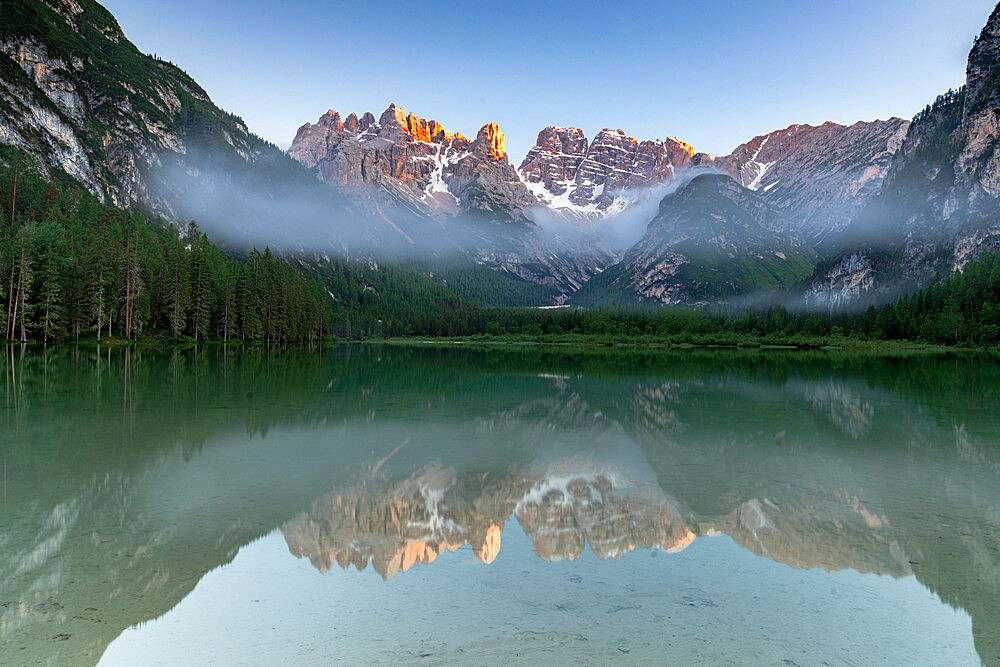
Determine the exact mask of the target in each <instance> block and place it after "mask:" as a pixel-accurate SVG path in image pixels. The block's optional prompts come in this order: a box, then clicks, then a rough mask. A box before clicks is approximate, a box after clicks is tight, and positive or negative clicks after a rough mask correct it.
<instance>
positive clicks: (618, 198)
mask: <svg viewBox="0 0 1000 667" xmlns="http://www.w3.org/2000/svg"><path fill="white" fill-rule="evenodd" d="M692 155H694V149H692V148H691V147H690V146H689V145H688V144H686V143H684V142H683V141H681V140H679V139H674V138H670V139H665V140H655V141H638V140H636V139H635V138H633V137H630V136H628V135H626V134H625V132H624V131H623V130H611V129H604V130H601V131H600V132H599V133H598V134H597V136H596V137H594V140H593V142H590V143H589V144H588V142H587V138H586V137H585V136H584V134H583V130H580V129H579V128H575V127H553V126H550V127H546V128H545V129H543V130H542V131H541V132H539V133H538V140H537V142H536V143H535V146H534V147H533V148H532V149H531V150H530V151H528V155H527V156H526V157H525V158H524V161H523V162H521V166H520V167H519V169H518V173H520V175H521V178H522V180H523V181H524V182H525V184H526V185H527V186H528V188H529V189H530V190H531V192H532V194H533V195H534V196H535V197H536V199H537V201H538V203H539V204H541V205H543V206H545V207H547V208H549V209H552V210H555V211H559V212H562V213H564V214H565V215H567V216H568V217H570V218H574V217H577V218H597V217H604V216H609V215H614V214H615V213H619V212H621V211H622V210H624V209H625V208H627V207H628V206H629V205H630V204H631V203H632V197H631V196H630V191H632V190H637V189H641V188H647V187H650V186H654V185H661V184H667V183H672V182H673V181H674V179H675V177H676V171H677V170H678V169H679V168H681V167H683V166H685V165H687V164H688V162H689V161H690V159H691V156H692Z"/></svg>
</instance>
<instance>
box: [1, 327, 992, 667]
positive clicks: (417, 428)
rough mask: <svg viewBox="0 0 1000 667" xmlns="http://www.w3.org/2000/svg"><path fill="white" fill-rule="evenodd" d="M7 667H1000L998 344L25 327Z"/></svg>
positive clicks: (15, 432)
mask: <svg viewBox="0 0 1000 667" xmlns="http://www.w3.org/2000/svg"><path fill="white" fill-rule="evenodd" d="M5 353H6V358H5V360H4V361H3V362H2V363H0V370H2V372H3V375H4V379H3V383H4V384H3V386H2V387H0V392H2V393H0V455H2V459H3V468H4V473H3V475H4V476H3V490H2V491H3V498H2V508H0V664H51V665H65V664H95V663H102V664H109V665H139V664H142V665H146V664H171V665H173V664H191V665H201V664H220V663H221V664H232V663H241V664H275V663H278V664H280V663H286V664H331V663H354V664H357V663H371V662H381V663H391V664H396V663H417V664H440V663H454V662H462V663H472V664H495V663H498V662H528V663H553V664H562V663H569V662H573V663H591V664H606V663H608V662H621V663H633V662H634V663H644V664H648V663H651V662H652V663H665V662H681V663H690V662H696V661H697V662H704V663H709V664H728V663H737V664H745V663H753V664H777V665H793V664H797V665H821V664H924V665H932V664H941V665H954V664H971V665H975V664H980V663H985V664H989V665H1000V364H998V362H997V360H996V358H992V357H984V356H973V355H952V356H928V355H920V356H910V357H900V358H886V357H878V356H866V355H859V354H845V353H838V352H761V351H746V352H736V351H706V350H701V351H697V350H696V351H681V352H668V351H663V352H660V353H655V354H654V353H640V352H599V351H590V352H579V351H577V352H573V351H544V350H538V349H535V350H525V351H520V352H516V351H495V350H494V351H477V350H471V349H461V348H456V349H443V348H428V349H421V348H412V347H368V346H344V347H333V348H327V349H323V350H316V351H308V350H304V349H291V350H283V351H277V352H261V351H256V352H253V351H233V350H228V351H225V350H223V349H221V348H212V349H208V350H204V349H202V350H199V351H196V350H187V351H173V352H161V353H146V352H144V353H137V352H134V351H125V350H114V351H111V352H108V351H107V350H101V351H100V352H98V351H96V350H94V349H83V348H79V349H74V348H58V349H53V350H48V351H43V350H40V349H36V350H32V349H28V350H22V349H20V348H14V349H11V348H8V349H6V350H5Z"/></svg>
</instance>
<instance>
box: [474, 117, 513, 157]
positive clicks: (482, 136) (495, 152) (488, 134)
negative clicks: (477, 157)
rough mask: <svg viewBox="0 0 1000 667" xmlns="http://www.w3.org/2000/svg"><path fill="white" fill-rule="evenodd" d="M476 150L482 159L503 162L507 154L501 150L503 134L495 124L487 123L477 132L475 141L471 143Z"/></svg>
mask: <svg viewBox="0 0 1000 667" xmlns="http://www.w3.org/2000/svg"><path fill="white" fill-rule="evenodd" d="M473 146H474V147H475V149H476V150H478V151H480V152H481V154H482V155H483V156H484V157H489V158H492V159H494V160H504V159H506V157H507V152H506V151H505V150H504V148H503V132H501V131H500V126H499V125H497V124H496V123H487V124H486V125H483V127H482V129H481V130H479V134H477V135H476V141H475V142H474V143H473Z"/></svg>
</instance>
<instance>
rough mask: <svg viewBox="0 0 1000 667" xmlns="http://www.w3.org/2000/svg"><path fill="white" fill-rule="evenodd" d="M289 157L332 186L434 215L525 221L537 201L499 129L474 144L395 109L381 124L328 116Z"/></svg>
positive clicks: (300, 137) (307, 129)
mask: <svg viewBox="0 0 1000 667" xmlns="http://www.w3.org/2000/svg"><path fill="white" fill-rule="evenodd" d="M288 154H289V155H290V156H292V157H293V158H295V159H296V160H297V161H299V162H300V163H301V164H303V165H304V166H305V167H307V168H308V169H311V170H312V171H313V172H314V173H315V174H316V176H317V177H318V178H319V179H320V180H321V181H323V182H324V183H327V184H329V185H333V186H341V187H342V186H376V187H379V188H381V189H384V190H386V191H387V192H390V193H392V194H393V195H395V196H397V197H399V198H400V199H402V200H403V201H407V202H409V203H410V204H411V205H412V206H413V207H414V208H415V209H416V210H420V211H422V212H425V213H427V214H429V215H436V216H441V215H444V216H450V215H456V214H459V213H473V214H476V215H480V216H485V217H490V218H493V219H509V220H517V221H523V220H524V219H525V218H524V215H523V210H524V209H525V208H527V207H528V206H531V205H532V204H533V199H532V198H531V196H530V195H529V194H528V191H527V189H526V188H525V187H524V185H523V184H522V183H521V181H520V179H519V178H518V176H517V173H516V172H515V171H514V168H513V166H512V165H511V164H510V162H509V161H508V159H507V153H506V151H505V150H504V136H503V132H501V131H500V128H499V127H498V126H497V124H496V123H488V124H487V125H484V126H483V127H482V129H480V130H479V133H478V134H477V135H476V138H475V139H474V140H471V141H470V140H469V139H466V138H465V137H464V136H462V135H461V134H460V133H455V134H452V133H451V132H449V131H448V130H446V129H444V128H443V127H442V126H441V124H440V123H438V122H437V121H433V120H432V121H426V120H424V119H422V118H420V117H418V116H415V115H414V114H412V113H410V114H407V113H406V112H404V111H403V109H402V108H400V107H399V106H397V105H395V104H392V105H390V106H389V108H388V109H386V110H385V112H383V113H382V115H381V116H379V118H378V120H377V121H376V120H375V117H374V116H373V115H372V114H370V113H366V114H364V115H363V116H361V118H358V117H357V116H356V115H355V114H353V113H352V114H350V115H349V116H348V117H347V118H346V119H341V116H340V114H339V113H337V112H336V111H333V110H331V111H329V112H328V113H327V114H325V115H324V116H321V117H320V119H319V120H318V121H317V122H316V123H314V124H310V123H306V124H305V125H303V126H302V127H300V128H299V130H298V132H297V133H296V135H295V140H294V141H293V142H292V146H291V148H290V149H289V151H288Z"/></svg>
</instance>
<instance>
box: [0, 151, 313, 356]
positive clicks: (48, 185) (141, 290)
mask: <svg viewBox="0 0 1000 667" xmlns="http://www.w3.org/2000/svg"><path fill="white" fill-rule="evenodd" d="M11 162H13V163H14V166H6V167H0V210H2V211H3V212H4V213H3V214H0V304H2V308H3V310H2V312H0V322H2V323H3V325H4V329H3V332H4V333H3V334H2V337H3V338H13V339H17V340H41V341H46V342H47V341H58V340H66V339H76V338H80V337H81V336H91V335H92V336H96V337H97V339H98V340H100V339H101V338H102V337H104V336H112V335H116V336H120V337H124V338H134V337H136V336H141V335H151V334H155V333H160V332H163V333H169V334H171V335H172V336H173V337H176V338H182V337H190V338H193V339H194V340H196V341H199V340H205V339H220V340H227V339H230V338H242V339H248V340H262V341H269V342H282V341H306V340H315V339H318V338H321V337H324V336H326V335H327V334H328V332H329V330H328V326H329V322H330V312H331V309H330V305H331V304H330V297H329V294H328V293H327V291H326V290H325V289H323V288H322V287H321V286H320V285H319V284H318V283H317V282H316V281H315V280H314V279H313V278H312V277H310V276H309V275H308V274H307V273H306V272H305V271H303V270H302V269H300V268H297V267H294V266H291V265H289V264H288V263H287V262H285V261H284V260H281V259H278V258H275V257H274V256H272V255H271V252H270V251H269V250H265V251H264V252H263V253H260V252H257V251H253V252H251V253H250V254H249V256H248V257H246V258H245V259H244V260H243V261H239V260H237V259H234V258H232V257H227V256H226V255H224V254H223V253H222V252H221V251H220V250H219V249H218V248H217V247H216V246H214V245H213V244H212V243H210V242H209V240H208V238H207V237H206V236H205V235H204V234H203V233H201V231H200V230H199V229H198V227H197V225H195V224H194V223H192V224H191V225H189V226H188V228H187V230H186V231H185V232H184V233H183V234H182V233H180V232H179V231H178V230H177V229H176V228H174V227H170V226H167V225H165V224H163V223H162V222H161V221H156V222H154V223H152V224H150V223H148V222H147V221H146V220H145V218H143V216H142V215H141V214H139V213H126V212H123V211H121V210H119V209H116V208H113V207H109V206H105V205H103V204H101V203H100V201H99V200H98V199H97V198H96V197H94V196H93V195H91V194H90V193H88V192H85V191H83V190H82V189H80V188H79V187H76V188H73V187H64V186H62V185H60V184H59V183H56V182H46V181H44V180H43V179H41V178H39V177H38V176H37V175H34V174H32V173H30V172H26V171H24V170H22V169H20V165H21V164H22V161H21V160H18V159H13V160H9V161H8V164H9V163H11ZM15 169H18V180H17V195H16V200H15V197H14V171H15ZM12 212H13V217H14V220H13V223H12V222H11V213H12Z"/></svg>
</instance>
